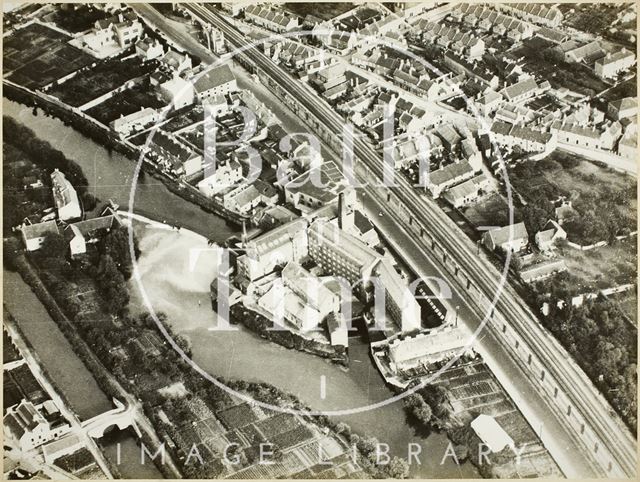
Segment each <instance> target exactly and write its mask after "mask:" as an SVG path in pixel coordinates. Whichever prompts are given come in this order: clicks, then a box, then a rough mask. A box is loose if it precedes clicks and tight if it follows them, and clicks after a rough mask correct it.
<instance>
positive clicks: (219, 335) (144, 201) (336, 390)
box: [3, 99, 479, 478]
mask: <svg viewBox="0 0 640 482" xmlns="http://www.w3.org/2000/svg"><path fill="white" fill-rule="evenodd" d="M3 107H4V114H5V115H9V116H11V117H13V118H15V119H17V120H19V121H20V122H22V123H23V124H25V125H26V126H27V127H30V128H31V129H33V130H34V131H35V132H36V133H37V135H38V136H39V137H40V138H42V139H44V140H46V141H49V142H50V143H51V144H52V145H53V146H54V147H56V148H57V149H59V150H61V151H62V152H63V153H64V154H65V155H66V156H67V157H69V158H71V159H73V160H75V161H76V162H78V164H80V166H81V167H82V168H83V170H84V172H85V175H86V177H87V179H88V180H89V184H90V186H89V187H90V189H91V191H92V192H93V193H95V195H96V196H97V197H99V198H100V199H102V200H106V199H108V198H111V199H114V200H115V201H116V202H118V203H119V204H120V205H121V206H123V207H126V206H127V204H128V200H129V190H130V183H131V179H132V174H133V170H134V163H133V162H131V161H130V160H128V159H126V158H125V157H123V156H121V155H120V154H117V153H110V152H108V151H107V150H106V149H104V148H103V147H101V146H99V145H97V144H96V143H94V142H93V141H91V140H90V139H88V138H86V137H84V136H83V135H81V134H79V133H78V132H76V131H75V130H73V129H72V128H70V127H67V126H65V125H64V124H63V123H62V122H60V121H59V120H57V119H52V118H50V117H45V116H44V115H42V113H41V111H40V113H39V115H37V116H34V115H33V113H32V109H29V108H26V107H23V106H21V105H19V104H17V103H15V102H11V101H8V100H6V99H4V100H3ZM135 206H136V210H139V211H140V212H141V213H144V214H146V215H148V216H149V217H154V218H156V219H159V220H167V221H170V222H173V221H175V222H178V223H179V224H181V225H182V226H184V227H185V228H189V229H192V230H193V231H196V232H198V233H199V234H202V235H204V236H206V237H207V238H209V239H213V240H217V241H223V240H225V239H227V238H228V237H229V236H230V235H231V234H233V233H234V229H233V228H232V227H231V226H229V225H228V224H227V223H226V222H225V221H224V220H222V219H221V218H219V217H217V216H215V215H213V214H209V213H206V212H204V211H203V210H201V209H200V208H199V207H197V206H195V205H192V204H191V203H188V202H187V201H184V200H183V199H181V198H180V197H178V196H176V195H174V194H172V193H171V192H169V191H168V190H167V189H166V187H165V186H164V185H162V184H160V183H159V182H158V181H156V180H155V179H153V178H151V177H149V176H147V177H145V178H144V179H143V180H142V181H141V183H140V185H139V186H138V189H137V191H136V204H135ZM139 241H140V247H141V251H142V255H141V257H140V260H139V266H138V269H139V271H140V273H141V281H142V286H144V288H145V291H146V293H147V296H148V298H149V299H150V301H151V303H152V306H153V308H154V309H155V310H157V311H164V312H166V313H167V314H168V315H169V318H170V321H171V323H172V324H173V326H174V327H175V330H176V331H177V332H179V333H181V334H184V335H185V336H187V337H188V338H189V339H190V341H191V343H192V350H193V355H194V360H195V362H196V363H198V364H199V365H200V366H201V367H202V368H204V369H206V370H207V371H208V372H209V373H211V374H213V375H218V376H223V377H227V378H238V379H247V380H256V381H263V382H267V383H271V384H273V385H275V386H277V387H279V388H281V389H283V390H286V391H288V392H291V393H294V394H296V395H297V396H299V397H300V398H301V399H302V400H303V401H304V402H305V403H307V404H308V405H309V406H310V407H311V408H313V409H316V410H341V409H348V408H355V407H359V406H364V405H368V404H370V403H374V402H377V401H381V400H386V399H388V398H389V397H390V396H391V395H392V393H391V391H390V390H389V389H388V387H387V386H386V385H385V383H384V380H383V379H382V377H381V376H380V374H379V373H378V371H377V369H376V368H375V366H374V365H373V363H372V361H371V359H370V357H369V350H368V347H367V346H366V344H365V343H364V342H363V341H361V340H359V339H357V338H352V339H350V349H349V350H350V357H351V364H350V367H349V370H348V371H345V370H343V369H341V368H339V367H337V366H336V365H333V364H331V363H329V362H327V361H325V360H323V359H321V358H319V357H315V356H312V355H309V354H305V353H300V352H297V351H293V350H287V349H285V348H283V347H280V346H278V345H275V344H273V343H270V342H266V341H264V340H263V339H261V338H259V337H257V336H255V335H254V334H252V333H250V332H248V331H246V330H243V329H240V330H238V331H234V332H211V331H209V329H208V328H209V327H211V326H212V324H213V323H214V322H215V315H214V313H213V311H212V310H211V305H210V302H209V297H208V290H209V283H210V282H211V280H212V279H213V277H214V274H215V273H214V272H213V266H214V263H213V258H212V257H213V253H211V252H207V251H206V248H207V244H206V241H204V240H202V241H197V240H194V239H193V238H192V237H189V238H186V237H185V236H183V235H181V233H178V232H175V231H161V230H157V229H152V228H146V229H143V230H142V231H141V232H139ZM194 249H195V250H196V251H194ZM194 252H198V253H199V261H198V262H197V263H196V264H195V268H194V269H193V270H192V269H191V266H190V263H189V259H190V257H191V256H192V253H194ZM131 283H132V286H131V290H132V310H138V311H143V310H145V311H146V310H147V309H148V308H147V307H146V305H145V304H144V303H143V302H142V299H141V296H140V292H139V287H138V285H137V283H136V282H135V281H132V282H131ZM322 376H324V377H325V379H326V394H325V397H324V398H322V397H321V396H320V379H321V377H322ZM336 420H339V421H344V422H346V423H348V424H349V425H351V427H352V428H353V429H354V430H355V431H357V432H359V433H361V434H366V435H368V436H374V437H377V438H378V439H379V440H380V441H381V442H384V443H387V444H389V447H390V453H391V454H392V455H398V456H403V457H406V456H407V447H408V444H409V443H417V444H419V445H420V447H421V449H422V452H421V455H420V456H419V457H418V458H419V461H420V462H421V463H420V464H418V463H415V461H414V463H413V464H412V465H411V472H410V475H411V476H412V477H420V478H477V477H479V475H478V472H477V470H476V469H475V468H474V467H473V466H472V465H471V464H469V463H464V464H462V465H460V466H458V465H456V464H455V463H453V462H452V461H451V458H448V459H446V461H445V463H443V464H440V461H441V460H442V458H443V455H444V453H445V451H446V448H447V445H448V440H447V438H446V437H445V436H444V435H442V434H430V435H428V436H425V435H424V434H416V433H415V432H414V429H413V428H412V427H411V426H410V425H409V424H408V423H407V420H406V417H405V413H404V409H403V407H402V404H401V402H395V403H390V404H387V405H384V406H383V407H380V408H377V409H375V410H369V411H364V412H361V413H357V414H353V415H345V416H337V417H336Z"/></svg>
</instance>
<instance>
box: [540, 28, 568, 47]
mask: <svg viewBox="0 0 640 482" xmlns="http://www.w3.org/2000/svg"><path fill="white" fill-rule="evenodd" d="M536 33H537V34H538V35H539V36H540V37H542V38H544V39H546V40H550V41H551V42H555V43H558V44H559V43H562V42H564V41H565V40H566V39H567V38H568V36H567V34H566V33H564V32H561V31H560V30H555V29H552V28H548V27H542V28H540V29H539V30H538V31H537V32H536Z"/></svg>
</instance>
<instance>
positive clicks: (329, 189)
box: [284, 161, 347, 202]
mask: <svg viewBox="0 0 640 482" xmlns="http://www.w3.org/2000/svg"><path fill="white" fill-rule="evenodd" d="M317 171H319V174H320V182H321V183H322V185H324V186H325V187H318V186H316V185H315V184H314V183H313V182H311V180H312V179H313V178H312V177H311V176H312V173H314V174H313V175H316V176H317V174H315V173H316V172H317ZM346 186H347V184H346V179H345V177H344V175H343V174H342V171H341V170H340V168H339V167H338V166H337V165H336V163H335V162H333V161H329V162H325V163H323V164H321V165H320V166H319V167H314V168H313V169H310V170H309V171H307V172H304V173H302V174H300V175H299V176H298V177H296V178H295V179H292V180H291V181H290V182H288V183H287V184H286V185H285V186H284V188H285V190H287V191H289V192H291V193H302V194H304V195H306V196H309V197H311V198H313V199H317V200H318V201H321V202H331V201H333V200H334V199H335V198H336V197H337V196H338V194H340V193H341V192H342V191H344V190H345V188H346Z"/></svg>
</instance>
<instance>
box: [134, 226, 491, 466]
mask: <svg viewBox="0 0 640 482" xmlns="http://www.w3.org/2000/svg"><path fill="white" fill-rule="evenodd" d="M136 235H137V236H138V239H139V242H140V244H139V246H140V250H141V255H140V258H139V260H138V272H139V273H140V283H138V282H136V281H135V280H133V281H131V282H130V291H131V303H130V309H131V310H132V312H133V313H143V312H145V311H149V309H150V308H153V309H155V310H156V311H157V312H163V313H166V315H167V321H168V323H169V324H170V326H171V327H172V329H173V330H174V331H175V332H176V333H177V334H179V335H182V336H184V337H186V338H187V339H188V340H189V345H190V348H191V352H192V359H193V360H194V362H195V363H197V364H198V365H199V366H200V367H201V368H203V369H204V370H206V371H207V372H209V373H210V374H212V375H213V376H215V377H221V378H224V379H228V380H231V379H235V380H245V381H249V382H263V383H269V384H271V385H273V386H275V387H278V388H279V389H281V390H283V391H285V392H287V393H291V394H292V395H295V396H296V397H298V398H299V399H300V400H301V401H302V402H303V403H305V404H306V405H308V406H309V407H311V409H313V410H331V411H333V410H348V409H354V408H358V407H361V406H366V405H369V404H372V403H377V402H382V401H384V400H387V399H389V398H390V397H392V396H393V395H394V393H393V392H392V391H391V390H390V389H389V388H388V387H387V385H386V384H385V382H384V380H383V379H382V377H381V376H380V374H379V372H378V371H377V370H376V368H375V366H374V364H373V362H372V360H371V358H370V354H369V346H368V343H367V342H366V340H364V339H363V338H362V337H360V336H355V337H352V338H350V340H349V351H350V365H349V369H348V370H344V369H343V368H340V367H339V366H337V365H335V364H333V363H331V362H330V361H328V360H326V359H322V358H319V357H316V356H311V355H309V354H306V353H303V352H299V351H295V350H289V349H287V348H284V347H282V346H280V345H277V344H275V343H271V342H268V341H265V340H264V339H262V338H260V337H259V336H258V335H256V334H255V333H253V332H251V331H250V330H248V329H246V328H245V327H244V326H237V327H234V328H236V330H235V331H212V330H211V328H213V327H214V326H215V325H216V317H215V313H214V312H213V311H212V309H211V304H210V300H209V284H210V282H211V280H212V279H213V278H214V277H215V275H216V273H215V266H216V264H215V258H214V255H213V253H212V252H211V251H206V248H207V245H206V242H205V240H201V241H197V240H196V239H194V238H191V237H190V238H187V237H185V236H181V234H180V233H179V232H177V231H173V230H169V231H167V230H159V229H155V228H152V227H144V226H139V227H138V228H137V229H136ZM193 252H199V253H200V254H199V258H198V262H197V263H196V264H195V266H194V265H192V264H191V263H190V257H191V254H190V253H193ZM167 259H171V260H172V263H166V260H167ZM141 286H142V289H144V291H145V293H146V296H147V298H148V299H149V302H150V305H151V306H148V305H147V304H146V303H145V301H144V299H143V296H142V294H141V292H140V290H141ZM321 379H324V381H325V393H324V394H323V395H324V397H323V396H322V395H321V383H322V382H321ZM332 419H334V420H335V421H336V422H344V423H346V424H348V425H350V426H351V428H352V430H353V431H354V432H357V433H361V434H366V435H367V436H373V437H376V438H378V440H379V441H380V442H381V443H386V444H388V445H389V449H390V454H391V455H397V456H402V457H407V452H408V448H409V444H416V445H415V446H416V447H419V450H420V451H421V454H422V455H421V456H420V459H421V465H418V464H417V463H414V464H412V465H411V466H410V476H412V477H423V478H452V477H453V478H460V477H462V478H474V477H478V476H479V475H478V472H477V470H476V469H475V468H474V467H473V466H472V465H471V464H469V463H464V464H461V465H456V464H455V463H454V462H453V461H452V459H451V457H448V458H447V459H446V460H445V461H444V463H443V464H442V465H441V464H440V462H441V461H442V459H443V456H444V454H445V453H446V450H447V447H448V443H449V440H448V439H447V437H446V435H444V434H440V433H431V434H425V432H424V431H418V430H416V429H414V428H413V427H412V426H411V424H410V423H409V421H408V420H407V416H406V414H405V410H404V408H403V406H402V402H394V403H389V404H386V405H383V406H381V407H379V408H376V409H374V410H367V411H362V412H359V413H353V414H347V415H340V416H334V417H332Z"/></svg>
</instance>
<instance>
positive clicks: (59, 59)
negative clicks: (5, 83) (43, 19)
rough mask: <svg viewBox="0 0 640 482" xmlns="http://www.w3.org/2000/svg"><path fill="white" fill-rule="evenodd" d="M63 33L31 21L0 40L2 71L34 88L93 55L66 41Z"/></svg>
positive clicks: (70, 69)
mask: <svg viewBox="0 0 640 482" xmlns="http://www.w3.org/2000/svg"><path fill="white" fill-rule="evenodd" d="M69 40H70V38H69V37H67V36H66V35H64V34H62V33H60V32H58V31H56V30H53V29H51V28H48V27H46V26H44V25H40V24H31V25H29V26H27V27H25V28H23V29H20V30H18V31H17V32H14V33H13V34H11V35H10V36H9V37H7V38H6V39H5V40H4V52H3V57H2V59H3V67H2V71H3V74H5V75H7V74H9V80H11V81H12V82H15V83H17V84H20V85H23V86H25V87H28V88H31V89H38V88H41V87H43V86H45V85H47V84H50V83H51V82H53V81H55V80H57V79H59V78H61V77H64V76H66V75H68V74H70V73H71V72H74V71H75V70H78V69H79V68H82V67H84V66H86V65H88V64H90V63H91V62H93V61H94V60H95V59H94V58H93V57H92V56H91V55H89V54H87V53H85V52H83V51H82V50H79V49H77V48H75V47H73V46H71V45H69V44H68V43H67V42H68V41H69Z"/></svg>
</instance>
